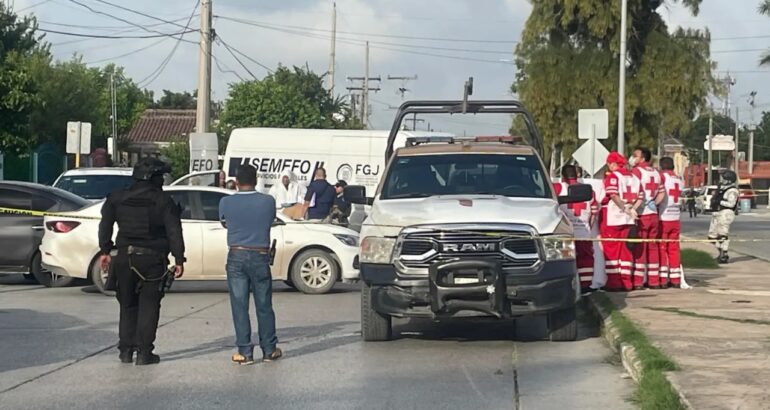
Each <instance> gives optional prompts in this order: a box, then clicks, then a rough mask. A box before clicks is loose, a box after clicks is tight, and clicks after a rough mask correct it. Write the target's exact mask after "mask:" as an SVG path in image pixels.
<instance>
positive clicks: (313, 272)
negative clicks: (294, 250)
mask: <svg viewBox="0 0 770 410" xmlns="http://www.w3.org/2000/svg"><path fill="white" fill-rule="evenodd" d="M290 275H291V278H290V280H291V282H292V283H293V284H294V287H295V288H296V289H297V290H299V291H300V292H302V293H307V294H311V295H318V294H322V293H327V292H329V291H330V290H331V289H332V288H333V287H334V284H335V283H337V279H338V278H339V268H337V263H336V262H334V258H333V257H332V256H331V255H330V254H329V253H328V252H324V251H322V250H318V249H311V250H307V251H305V252H302V253H301V254H300V255H299V256H297V258H296V259H294V263H292V266H291V274H290Z"/></svg>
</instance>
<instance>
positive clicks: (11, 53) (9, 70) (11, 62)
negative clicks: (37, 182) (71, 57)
mask: <svg viewBox="0 0 770 410" xmlns="http://www.w3.org/2000/svg"><path fill="white" fill-rule="evenodd" d="M35 30H37V21H36V20H35V18H34V17H29V16H27V17H23V18H19V17H18V16H17V15H16V14H15V13H13V11H12V10H10V9H9V8H8V6H7V3H6V2H0V151H6V152H23V151H26V150H28V149H29V147H31V146H34V145H35V143H36V142H37V141H36V139H35V138H34V136H32V135H30V133H29V129H28V127H27V123H28V116H29V114H30V112H31V111H32V110H33V109H34V108H35V107H36V106H37V105H38V104H39V102H40V99H39V98H38V95H37V86H36V84H35V80H34V78H33V75H32V74H31V73H30V68H31V67H32V66H33V64H34V63H35V62H36V61H37V60H40V59H45V58H46V57H47V55H48V46H47V45H45V44H44V43H43V42H42V41H41V37H40V36H37V35H36V34H35Z"/></svg>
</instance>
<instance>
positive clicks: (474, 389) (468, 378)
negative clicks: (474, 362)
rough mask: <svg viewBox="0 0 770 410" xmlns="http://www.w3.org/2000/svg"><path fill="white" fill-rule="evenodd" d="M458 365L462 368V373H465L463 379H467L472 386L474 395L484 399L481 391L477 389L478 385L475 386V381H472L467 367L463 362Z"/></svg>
mask: <svg viewBox="0 0 770 410" xmlns="http://www.w3.org/2000/svg"><path fill="white" fill-rule="evenodd" d="M460 367H461V368H462V369H463V375H465V380H468V384H470V385H471V388H473V391H474V392H476V395H478V396H479V398H481V399H482V400H484V395H483V394H482V393H481V390H479V388H478V386H476V383H474V382H473V379H471V375H470V373H468V368H467V367H465V365H464V364H461V365H460Z"/></svg>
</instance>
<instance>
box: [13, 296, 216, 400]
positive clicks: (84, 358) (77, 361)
mask: <svg viewBox="0 0 770 410" xmlns="http://www.w3.org/2000/svg"><path fill="white" fill-rule="evenodd" d="M228 300H230V299H229V297H228V298H223V299H222V300H218V301H216V302H214V303H212V304H210V305H206V306H204V307H202V308H200V309H198V310H193V311H192V312H189V313H186V314H184V315H182V316H179V317H176V318H174V319H171V320H169V321H168V322H165V323H162V324H160V325H159V326H158V329H160V328H161V327H164V326H166V325H170V324H172V323H174V322H178V321H180V320H182V319H185V318H188V317H190V316H192V315H194V314H196V313H199V312H203V311H204V310H207V309H209V308H212V307H214V306H216V305H218V304H220V303H222V302H225V301H228ZM116 347H118V344H117V343H113V344H111V345H109V346H107V347H104V348H102V349H99V350H97V351H95V352H91V353H89V354H87V355H85V356H83V357H80V358H78V359H75V360H73V361H71V362H69V363H66V364H64V365H62V366H59V367H57V368H55V369H51V370H49V371H47V372H44V373H41V374H39V375H37V376H35V377H32V378H30V379H27V380H24V381H23V382H21V383H18V384H16V385H13V386H11V387H9V388H7V389H5V390H3V391H0V394H3V393H7V392H9V391H11V390H15V389H17V388H19V387H21V386H24V385H25V384H28V383H31V382H34V381H36V380H39V379H42V378H43V377H45V376H48V375H50V374H53V373H56V372H58V371H60V370H63V369H66V368H68V367H70V366H73V365H75V364H78V363H80V362H82V361H84V360H86V359H89V358H91V357H94V356H97V355H99V354H101V353H104V352H106V351H108V350H110V349H114V348H116Z"/></svg>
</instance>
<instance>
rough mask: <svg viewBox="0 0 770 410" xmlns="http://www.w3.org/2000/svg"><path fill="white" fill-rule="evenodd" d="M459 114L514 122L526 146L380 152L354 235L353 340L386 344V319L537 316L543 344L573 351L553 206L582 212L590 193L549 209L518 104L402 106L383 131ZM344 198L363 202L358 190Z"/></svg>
mask: <svg viewBox="0 0 770 410" xmlns="http://www.w3.org/2000/svg"><path fill="white" fill-rule="evenodd" d="M461 111H465V112H468V113H473V114H477V113H484V112H495V113H500V112H503V113H512V114H518V115H520V116H521V117H522V118H524V120H525V121H526V122H527V125H528V128H529V134H530V139H531V141H530V143H529V144H521V142H523V139H522V138H514V137H470V138H462V137H435V138H433V137H423V138H411V139H408V140H407V144H406V147H403V148H399V149H397V150H396V151H395V152H393V149H392V145H390V146H389V147H388V151H387V152H386V158H387V159H388V161H387V163H388V165H387V167H386V169H385V172H384V176H383V179H382V181H381V183H380V185H379V187H378V188H377V191H376V192H375V194H374V196H373V197H374V199H373V201H372V208H371V213H370V214H369V215H368V217H367V219H366V220H365V221H364V223H363V226H362V229H361V235H360V237H361V238H362V241H361V251H360V272H361V273H360V274H361V281H362V282H363V288H362V293H361V326H362V333H363V338H364V340H367V341H376V340H388V339H390V338H391V337H392V331H391V318H392V317H425V318H432V319H440V318H444V317H451V316H491V317H496V318H499V319H509V320H510V319H515V318H516V317H520V316H527V315H547V317H548V325H549V333H550V338H551V340H574V339H575V338H576V336H577V323H576V303H577V301H578V300H579V298H580V284H579V281H578V277H577V269H576V265H575V251H574V244H573V241H572V238H573V230H572V226H571V224H570V222H569V220H568V219H567V218H566V217H565V216H564V214H563V213H562V212H561V211H560V210H559V204H560V203H572V202H582V201H587V200H590V199H591V195H592V193H591V188H590V186H588V185H576V186H571V187H570V192H569V193H568V195H567V196H561V197H558V198H557V196H556V195H555V193H554V192H553V189H552V188H551V184H550V181H549V178H548V174H547V172H546V168H545V167H544V165H543V162H542V160H541V156H540V153H539V152H538V151H539V150H540V140H539V136H538V134H537V129H536V128H535V127H534V123H533V122H532V118H531V116H530V114H529V113H528V112H527V111H526V110H525V109H524V108H523V107H522V106H521V104H519V103H517V102H510V101H486V102H483V101H479V102H471V101H467V100H466V101H439V102H427V101H421V102H414V103H405V104H404V105H402V107H401V108H400V110H399V113H398V114H397V117H396V121H395V123H394V126H393V130H394V131H397V130H398V129H400V127H401V121H402V120H403V119H404V118H405V117H406V116H410V117H411V116H412V115H415V114H418V113H424V112H429V113H433V112H451V113H453V114H458V113H461ZM391 135H393V134H391ZM345 195H346V197H347V198H348V200H350V201H352V202H357V203H361V202H363V201H365V200H366V197H367V195H366V193H365V188H364V187H360V186H359V187H355V186H353V187H348V188H347V189H346V191H345Z"/></svg>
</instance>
